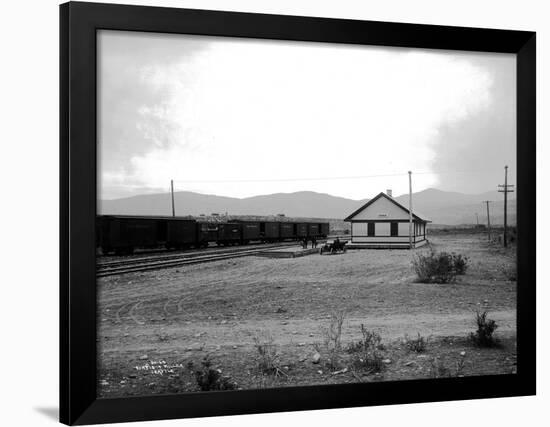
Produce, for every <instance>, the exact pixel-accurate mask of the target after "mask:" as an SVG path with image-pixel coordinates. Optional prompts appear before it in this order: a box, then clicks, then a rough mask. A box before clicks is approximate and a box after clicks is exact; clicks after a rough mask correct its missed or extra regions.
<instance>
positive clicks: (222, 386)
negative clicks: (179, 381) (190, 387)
mask: <svg viewBox="0 0 550 427" xmlns="http://www.w3.org/2000/svg"><path fill="white" fill-rule="evenodd" d="M201 365H202V369H201V370H199V371H195V379H196V381H197V384H198V386H199V388H200V389H201V391H210V390H234V389H235V384H233V383H232V382H231V381H230V379H229V377H224V376H222V372H221V370H219V369H212V367H211V366H212V362H211V361H210V359H209V358H208V356H206V357H205V358H204V359H203V360H202V362H201Z"/></svg>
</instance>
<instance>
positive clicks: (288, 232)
mask: <svg viewBox="0 0 550 427" xmlns="http://www.w3.org/2000/svg"><path fill="white" fill-rule="evenodd" d="M279 237H280V239H281V240H296V227H294V223H292V222H280V223H279Z"/></svg>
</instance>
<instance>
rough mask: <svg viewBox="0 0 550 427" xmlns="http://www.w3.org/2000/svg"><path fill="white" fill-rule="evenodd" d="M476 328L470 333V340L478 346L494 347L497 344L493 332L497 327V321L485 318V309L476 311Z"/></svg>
mask: <svg viewBox="0 0 550 427" xmlns="http://www.w3.org/2000/svg"><path fill="white" fill-rule="evenodd" d="M476 325H477V330H476V331H475V332H472V333H470V340H471V341H472V342H473V343H474V344H475V345H477V346H478V347H494V346H496V345H497V344H498V342H497V340H496V339H495V338H494V337H493V333H494V332H495V330H496V329H497V328H498V325H497V323H496V322H495V321H494V320H492V319H487V311H484V312H483V313H480V312H477V313H476Z"/></svg>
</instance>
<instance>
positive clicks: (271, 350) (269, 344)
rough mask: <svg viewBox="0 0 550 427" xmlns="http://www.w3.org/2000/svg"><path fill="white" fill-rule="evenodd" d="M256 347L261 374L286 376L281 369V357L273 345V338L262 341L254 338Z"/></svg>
mask: <svg viewBox="0 0 550 427" xmlns="http://www.w3.org/2000/svg"><path fill="white" fill-rule="evenodd" d="M254 345H255V346H256V350H257V351H258V360H257V363H258V369H259V371H260V372H261V373H263V374H267V375H275V376H278V375H279V374H284V375H286V374H285V373H284V372H283V371H282V370H281V369H280V367H279V355H278V354H277V350H276V348H275V345H274V344H273V338H271V337H268V338H266V339H264V340H260V338H258V337H256V338H254Z"/></svg>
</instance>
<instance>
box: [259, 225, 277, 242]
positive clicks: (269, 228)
mask: <svg viewBox="0 0 550 427" xmlns="http://www.w3.org/2000/svg"><path fill="white" fill-rule="evenodd" d="M260 237H261V238H262V240H263V241H264V242H276V241H278V240H280V230H279V223H278V222H261V223H260Z"/></svg>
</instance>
